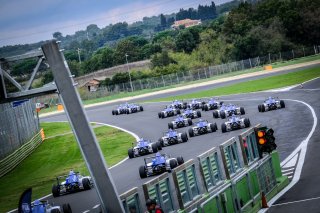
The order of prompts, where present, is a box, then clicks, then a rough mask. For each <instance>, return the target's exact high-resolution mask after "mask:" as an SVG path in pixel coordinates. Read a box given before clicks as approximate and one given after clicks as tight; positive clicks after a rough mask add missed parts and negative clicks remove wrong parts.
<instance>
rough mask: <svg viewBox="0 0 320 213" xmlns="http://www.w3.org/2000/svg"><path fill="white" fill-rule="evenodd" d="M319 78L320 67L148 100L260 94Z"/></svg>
mask: <svg viewBox="0 0 320 213" xmlns="http://www.w3.org/2000/svg"><path fill="white" fill-rule="evenodd" d="M319 76H320V67H316V68H311V69H306V70H301V71H297V72H292V73H287V74H283V75H277V76H272V77H266V78H262V79H258V80H251V81H246V82H242V83H237V84H234V85H231V86H225V87H219V88H216V89H210V90H203V91H200V92H195V93H189V94H185V95H178V96H168V97H165V98H158V99H153V100H148V102H157V101H172V100H174V99H190V98H202V97H212V96H221V95H231V94H240V93H248V92H258V91H263V90H269V89H275V88H281V87H286V86H292V85H295V84H299V83H302V82H305V81H308V80H310V79H313V78H316V77H319Z"/></svg>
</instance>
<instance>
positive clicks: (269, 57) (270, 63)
mask: <svg viewBox="0 0 320 213" xmlns="http://www.w3.org/2000/svg"><path fill="white" fill-rule="evenodd" d="M269 64H271V57H270V53H269Z"/></svg>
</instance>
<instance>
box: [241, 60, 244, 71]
mask: <svg viewBox="0 0 320 213" xmlns="http://www.w3.org/2000/svg"><path fill="white" fill-rule="evenodd" d="M241 65H242V70H244V63H243V59H242V60H241Z"/></svg>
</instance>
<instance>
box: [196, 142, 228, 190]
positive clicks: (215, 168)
mask: <svg viewBox="0 0 320 213" xmlns="http://www.w3.org/2000/svg"><path fill="white" fill-rule="evenodd" d="M198 160H199V164H200V172H201V176H202V179H203V182H204V183H205V188H206V191H207V192H209V193H210V192H211V191H213V190H214V189H215V188H216V187H217V186H219V185H221V184H223V181H224V179H225V178H224V174H223V173H222V171H223V170H222V169H221V167H222V166H223V165H221V162H222V161H221V156H219V155H218V149H217V148H215V147H214V148H212V149H210V150H208V151H207V152H205V153H203V154H201V155H199V156H198Z"/></svg>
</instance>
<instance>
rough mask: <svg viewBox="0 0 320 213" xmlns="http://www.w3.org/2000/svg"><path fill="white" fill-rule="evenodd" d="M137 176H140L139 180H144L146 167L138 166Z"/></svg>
mask: <svg viewBox="0 0 320 213" xmlns="http://www.w3.org/2000/svg"><path fill="white" fill-rule="evenodd" d="M139 175H140V178H146V177H147V172H146V167H145V166H140V167H139Z"/></svg>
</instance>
